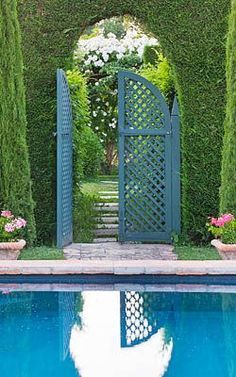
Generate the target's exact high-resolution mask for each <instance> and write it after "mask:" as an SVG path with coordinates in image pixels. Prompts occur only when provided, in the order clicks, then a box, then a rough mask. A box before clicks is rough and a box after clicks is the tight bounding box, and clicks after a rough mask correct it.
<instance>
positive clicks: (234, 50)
mask: <svg viewBox="0 0 236 377" xmlns="http://www.w3.org/2000/svg"><path fill="white" fill-rule="evenodd" d="M226 72H227V106H226V120H225V134H224V143H223V159H222V171H221V190H220V197H221V201H220V210H221V212H222V213H223V212H233V213H236V0H232V10H231V15H230V18H229V32H228V39H227V67H226Z"/></svg>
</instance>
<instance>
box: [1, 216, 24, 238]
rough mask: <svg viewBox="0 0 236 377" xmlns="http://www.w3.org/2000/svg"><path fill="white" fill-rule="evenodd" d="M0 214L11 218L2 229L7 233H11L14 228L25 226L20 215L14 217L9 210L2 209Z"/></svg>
mask: <svg viewBox="0 0 236 377" xmlns="http://www.w3.org/2000/svg"><path fill="white" fill-rule="evenodd" d="M1 216H2V217H5V218H6V219H9V220H11V221H9V222H8V223H6V224H5V225H4V229H5V231H6V232H7V233H13V232H14V231H15V230H18V229H22V228H25V226H26V221H25V219H22V217H17V218H14V216H13V215H12V213H11V211H2V212H1Z"/></svg>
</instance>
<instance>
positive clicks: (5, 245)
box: [0, 211, 26, 259]
mask: <svg viewBox="0 0 236 377" xmlns="http://www.w3.org/2000/svg"><path fill="white" fill-rule="evenodd" d="M25 227H26V221H25V220H24V219H22V218H21V217H15V216H14V215H13V214H12V213H11V211H1V215H0V259H17V258H18V256H19V254H20V251H21V249H23V247H24V246H25V244H26V242H25V240H23V239H21V238H22V233H23V229H24V228H25Z"/></svg>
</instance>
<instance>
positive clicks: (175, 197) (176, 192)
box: [171, 97, 181, 234]
mask: <svg viewBox="0 0 236 377" xmlns="http://www.w3.org/2000/svg"><path fill="white" fill-rule="evenodd" d="M171 127H172V230H173V232H175V233H177V234H179V233H180V227H181V224H180V219H181V215H180V190H181V188H180V121H179V106H178V101H177V98H176V97H175V98H174V103H173V107H172V111H171Z"/></svg>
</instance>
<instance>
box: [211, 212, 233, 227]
mask: <svg viewBox="0 0 236 377" xmlns="http://www.w3.org/2000/svg"><path fill="white" fill-rule="evenodd" d="M232 220H235V218H234V216H233V215H231V213H225V214H224V215H221V216H220V217H218V218H215V217H212V219H211V225H214V226H217V227H223V226H224V225H225V224H227V223H229V222H230V221H232Z"/></svg>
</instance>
